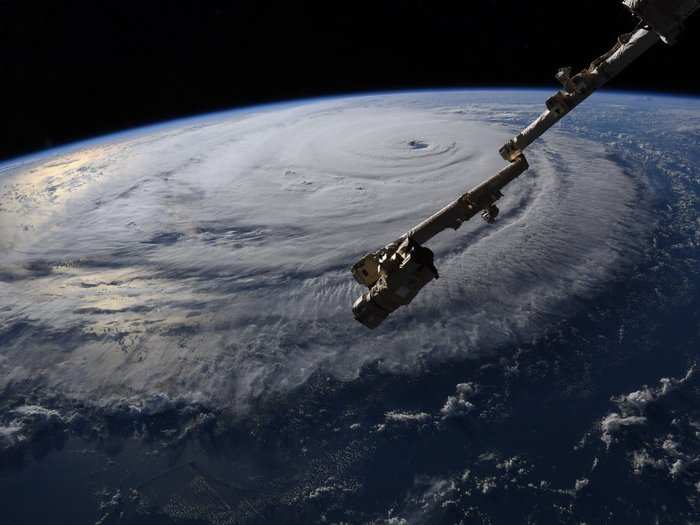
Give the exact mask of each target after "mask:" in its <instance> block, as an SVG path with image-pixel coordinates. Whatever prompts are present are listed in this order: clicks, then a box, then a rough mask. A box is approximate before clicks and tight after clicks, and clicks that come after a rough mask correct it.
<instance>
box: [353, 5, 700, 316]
mask: <svg viewBox="0 0 700 525" xmlns="http://www.w3.org/2000/svg"><path fill="white" fill-rule="evenodd" d="M622 3H623V4H624V5H625V6H626V7H628V8H629V9H630V10H631V11H632V13H633V14H634V15H635V16H636V17H637V18H639V19H640V27H639V28H638V29H637V30H636V31H635V32H633V33H628V34H625V35H622V36H621V37H620V38H619V39H618V41H617V43H616V44H615V45H614V46H613V48H612V49H610V51H608V52H607V53H606V54H604V55H603V56H601V57H599V58H598V59H596V60H595V61H593V62H592V63H591V65H590V66H589V67H588V68H586V69H584V70H583V71H581V72H579V73H578V74H576V75H575V76H573V77H572V76H571V69H570V68H563V69H560V70H559V72H558V73H557V75H556V78H557V80H558V81H559V82H561V84H562V86H563V89H562V90H561V91H559V92H557V93H556V94H555V95H554V96H552V97H551V98H550V99H549V100H547V102H546V106H547V109H546V110H545V111H544V112H543V113H542V114H541V115H540V116H539V117H538V118H537V119H536V120H535V121H534V122H532V123H531V124H530V125H529V126H528V127H526V128H525V129H524V130H523V131H521V132H520V133H519V134H518V135H516V136H515V137H514V138H513V139H511V140H510V141H508V142H507V143H506V144H505V145H504V146H503V147H502V148H501V149H500V150H499V152H500V154H501V156H502V157H503V159H504V160H506V161H508V162H509V163H510V164H508V165H507V166H506V167H505V168H504V169H502V170H501V171H500V172H499V173H497V174H496V175H494V176H493V177H491V178H490V179H487V180H486V181H485V182H483V183H482V184H480V185H478V186H477V187H475V188H473V189H472V190H471V191H468V192H467V193H465V194H463V195H462V196H460V197H459V198H457V199H456V200H455V201H453V202H451V203H450V204H448V205H447V206H445V207H444V208H442V209H441V210H440V211H438V212H437V213H435V214H434V215H432V216H430V217H429V218H428V219H426V220H425V221H423V222H421V223H420V224H419V225H417V226H415V227H414V228H412V229H411V230H409V231H408V232H407V233H405V234H404V235H402V236H401V237H399V239H397V240H396V241H394V242H392V243H391V244H388V245H386V246H385V247H384V248H382V249H380V250H378V251H376V252H374V253H370V254H368V255H366V256H364V257H363V258H362V259H361V260H360V261H359V262H358V263H356V264H355V265H354V266H353V267H352V274H353V276H354V277H355V279H356V280H357V282H358V283H360V284H362V285H364V286H366V287H367V288H369V291H368V292H365V293H364V294H363V295H362V296H360V297H359V298H358V299H357V300H356V301H355V303H354V304H353V307H352V310H353V314H354V316H355V319H357V320H358V321H359V322H360V323H362V324H364V325H365V326H367V327H368V328H376V327H378V326H379V325H380V324H381V323H382V322H383V321H384V320H385V319H386V318H387V317H388V316H389V314H391V313H392V312H393V311H394V310H396V309H398V308H399V307H401V306H403V305H407V304H409V303H410V302H411V301H412V300H413V299H414V298H415V296H416V295H417V294H418V292H420V290H421V289H422V288H423V287H424V286H425V285H426V284H428V283H429V282H430V281H432V280H433V279H437V278H438V272H437V269H436V268H435V265H434V263H433V258H434V257H433V252H432V251H430V250H429V249H428V248H426V247H424V246H422V244H423V243H425V242H427V241H429V240H430V239H432V238H433V237H435V236H436V235H437V234H438V233H440V232H442V231H443V230H446V229H450V228H452V229H455V230H456V229H458V228H459V227H460V226H461V225H462V223H463V222H465V221H467V220H469V219H471V218H472V217H473V216H474V215H476V214H478V213H481V216H482V218H483V219H484V220H485V221H486V222H488V223H492V222H494V221H495V219H496V216H497V215H498V208H497V207H496V205H495V203H496V201H497V200H498V199H500V198H501V197H502V194H501V189H502V188H503V187H504V186H506V185H507V184H508V183H510V182H511V181H512V180H513V179H515V178H517V177H518V176H520V175H521V174H522V173H523V172H525V171H526V170H527V169H528V163H527V160H526V159H525V156H524V154H523V152H524V151H525V149H526V148H527V147H528V146H529V145H530V144H532V143H533V142H534V141H535V140H536V139H537V138H539V137H540V136H542V134H544V133H545V132H546V131H547V130H548V129H549V128H551V127H552V126H553V125H554V124H556V123H557V122H559V121H560V120H561V119H562V118H563V117H564V116H565V115H567V114H568V113H570V112H571V111H572V110H573V109H574V108H575V107H576V106H578V105H579V104H580V103H581V102H583V101H584V100H586V99H587V98H588V97H589V96H591V95H592V94H593V93H594V92H595V91H596V90H598V89H599V88H600V87H601V86H603V85H604V84H605V83H607V82H608V81H609V80H610V79H612V78H613V77H615V76H616V75H618V74H619V73H620V72H621V71H622V70H624V69H625V68H626V67H627V66H629V65H630V64H631V63H632V62H634V61H635V60H636V59H637V58H639V57H640V56H641V55H642V54H643V53H644V52H646V51H647V50H648V49H649V48H651V47H652V46H653V45H654V44H656V43H657V42H658V41H659V40H662V41H663V42H665V43H667V44H670V43H673V42H674V41H675V39H676V38H677V36H678V34H679V33H680V32H681V30H682V27H683V22H684V21H685V20H686V19H687V18H688V17H689V16H690V15H691V14H692V13H694V12H695V11H697V10H698V9H700V0H623V1H622Z"/></svg>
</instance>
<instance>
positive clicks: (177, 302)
mask: <svg viewBox="0 0 700 525" xmlns="http://www.w3.org/2000/svg"><path fill="white" fill-rule="evenodd" d="M477 98H478V97H476V95H474V94H473V93H471V92H462V93H449V94H448V93H424V94H405V95H392V96H372V97H359V98H349V99H328V100H322V101H314V102H309V103H303V104H296V105H284V106H277V107H272V108H262V109H259V110H256V111H248V112H242V113H241V112H238V113H229V114H221V115H214V116H209V117H204V118H200V119H197V120H191V121H186V122H184V121H180V122H176V123H171V124H168V125H166V126H161V127H158V128H151V129H145V130H138V131H136V132H133V133H131V134H126V135H123V136H119V137H110V138H106V139H104V140H102V141H100V142H97V143H92V144H88V145H84V146H82V147H78V148H73V150H71V151H64V152H62V153H58V154H54V155H51V156H45V157H41V158H34V159H28V160H26V161H24V162H16V163H13V164H7V165H6V166H0V326H1V327H2V328H1V329H0V369H1V370H2V373H0V387H1V388H8V387H10V386H12V387H13V388H14V390H15V391H17V390H18V389H20V390H21V389H23V388H26V389H29V388H32V389H35V388H39V389H42V388H45V387H50V388H52V389H53V390H54V391H55V392H59V393H60V394H61V395H64V396H66V397H68V398H71V397H79V398H81V399H101V400H105V399H112V398H129V399H130V398H133V397H137V398H138V397H140V396H143V397H145V396H150V395H153V394H165V395H167V396H170V397H181V398H182V397H184V398H191V399H193V400H196V401H198V402H201V403H211V404H214V405H216V406H220V407H226V408H231V409H234V410H245V407H246V406H248V405H249V403H250V402H251V401H252V400H256V399H259V398H260V397H261V396H264V395H265V394H266V393H270V392H275V393H284V392H286V391H288V390H289V389H291V388H293V387H294V386H296V385H299V384H301V383H303V382H304V381H305V380H306V379H307V378H309V377H310V376H311V375H312V374H314V373H315V372H318V371H324V372H326V373H329V374H333V375H335V376H336V377H339V378H343V379H351V378H353V377H355V376H356V375H357V374H358V372H359V370H360V369H361V368H362V366H363V365H365V364H367V363H369V362H375V361H377V360H380V361H381V363H382V366H383V367H385V368H386V370H388V371H393V372H395V373H401V372H404V371H405V372H410V371H412V370H415V369H416V367H417V366H418V365H419V363H420V362H423V361H424V360H425V359H429V360H446V359H451V358H464V357H470V356H479V355H483V354H484V353H486V352H493V351H496V350H497V349H498V347H499V345H502V344H505V343H508V342H512V341H520V340H528V339H531V338H534V337H537V335H538V333H539V332H540V331H541V330H542V327H544V326H547V325H548V323H551V322H556V321H557V319H559V318H561V316H565V315H567V312H568V311H570V310H569V309H575V303H576V299H577V298H579V297H583V296H586V295H587V294H592V293H595V292H596V290H597V289H598V288H599V287H600V286H601V284H603V283H606V282H608V281H609V280H610V279H613V278H616V276H617V275H619V274H620V272H624V269H625V267H626V265H627V264H628V263H629V261H630V260H633V259H634V257H635V254H636V253H637V252H638V251H639V249H640V246H641V245H642V243H643V235H644V231H645V230H644V227H643V224H644V223H645V213H646V212H645V206H644V200H643V199H642V198H640V187H641V183H640V181H638V180H635V178H634V174H631V173H626V172H625V171H624V170H623V169H622V168H621V167H620V166H619V165H617V164H616V162H615V161H614V160H612V159H611V158H609V156H608V155H607V153H606V151H605V148H604V146H602V145H600V144H597V143H593V142H589V141H587V140H585V139H583V138H581V137H576V136H573V135H570V134H568V133H565V132H561V131H556V130H554V131H553V132H552V133H551V134H550V136H549V137H547V138H546V139H545V140H542V141H540V142H539V143H537V144H536V145H534V146H533V148H532V152H530V154H529V161H530V164H531V166H532V167H531V170H530V171H529V172H527V173H526V174H525V175H523V176H522V177H521V178H520V179H519V180H517V181H515V182H514V183H513V184H511V185H510V186H509V187H508V188H506V191H505V193H506V196H505V198H504V199H503V200H502V201H501V209H502V214H501V217H499V220H498V221H497V223H496V224H495V225H486V224H484V223H481V222H479V221H477V220H474V221H472V222H471V223H468V224H465V225H464V226H463V227H462V229H460V230H459V231H458V232H456V233H453V232H445V233H443V234H442V235H441V236H439V237H438V238H436V239H435V240H434V241H433V242H432V243H431V244H430V247H431V248H433V249H434V251H435V252H436V264H437V266H438V268H439V269H440V271H441V275H442V278H441V279H440V280H439V281H437V282H434V283H432V284H431V285H429V286H428V287H427V288H426V290H424V292H423V293H422V294H421V295H420V296H419V297H418V298H417V299H416V300H415V301H414V303H413V304H411V305H410V306H409V307H408V308H406V309H405V310H404V311H401V312H399V313H397V315H396V316H394V318H392V319H391V320H389V321H388V322H387V323H386V324H385V325H384V326H383V327H382V328H381V329H379V330H377V331H376V332H371V333H370V332H369V331H367V330H365V329H364V328H363V327H362V326H360V325H359V324H357V323H355V322H354V321H353V319H352V315H351V312H350V305H351V303H352V301H353V299H354V298H355V297H356V296H357V295H358V294H359V293H360V292H361V289H360V287H359V285H357V284H356V283H355V282H354V281H353V279H352V277H351V275H350V273H349V268H350V266H351V265H352V264H353V263H354V262H355V261H356V260H357V259H359V257H361V256H362V255H364V254H365V253H367V252H369V251H373V250H375V249H377V248H379V247H381V246H383V245H385V244H386V243H388V242H390V241H392V240H394V239H396V238H397V237H398V236H399V235H401V234H402V233H403V232H404V231H406V230H408V229H409V228H410V227H411V226H413V225H414V224H416V223H417V222H419V221H420V220H422V219H423V218H425V217H426V216H428V215H429V214H431V213H432V212H434V211H435V210H437V209H438V208H440V207H441V206H442V205H444V204H445V203H446V202H448V201H449V200H451V199H453V198H454V197H455V196H457V195H458V194H460V193H462V192H464V191H466V190H468V189H469V188H471V187H473V186H475V185H476V184H478V183H479V182H481V181H482V180H484V179H485V178H487V177H489V176H491V175H493V174H495V173H496V172H497V171H498V170H500V169H501V168H502V167H503V161H502V160H501V158H500V156H499V155H498V153H497V151H498V148H499V147H500V146H501V145H502V144H503V143H504V142H505V141H506V140H507V139H508V138H510V137H511V136H512V135H513V134H514V133H515V132H517V125H516V123H517V122H518V118H519V115H526V116H529V115H531V114H533V113H535V112H536V111H537V110H538V109H539V108H538V107H530V106H524V105H516V104H508V103H507V101H502V102H498V103H495V102H494V103H492V104H488V103H486V102H484V100H483V97H482V98H481V99H478V100H477Z"/></svg>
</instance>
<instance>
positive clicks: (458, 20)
mask: <svg viewBox="0 0 700 525" xmlns="http://www.w3.org/2000/svg"><path fill="white" fill-rule="evenodd" d="M633 28H634V21H633V20H632V17H631V16H630V15H629V14H628V13H627V11H626V10H625V9H624V8H623V7H622V6H621V5H619V2H617V1H614V0H608V1H587V2H585V1H584V2H563V1H559V2H555V1H551V0H538V1H537V2H524V1H521V0H482V1H479V2H474V1H462V2H458V3H457V2H455V3H452V2H437V1H435V0H432V1H419V0H385V1H380V0H374V1H371V2H368V1H355V2H349V3H347V2H343V3H340V2H331V1H328V0H325V1H323V2H316V1H306V2H304V1H302V2H290V1H287V2H264V1H255V2H251V1H248V2H245V1H228V2H224V1H194V0H178V1H174V0H140V1H132V0H120V1H106V2H95V1H94V0H90V1H87V0H64V1H60V2H55V3H53V4H47V3H42V2H38V3H37V2H26V1H21V0H15V1H7V0H4V1H3V0H0V85H1V86H2V91H1V93H2V97H1V98H0V100H1V101H2V102H1V104H2V107H1V110H2V113H1V117H0V118H1V120H0V121H1V122H2V127H1V131H0V159H7V158H11V157H14V156H16V155H19V154H22V153H27V152H31V151H34V150H37V149H43V148H46V147H49V146H52V145H58V144H61V143H65V142H70V141H73V140H79V139H83V138H91V137H94V136H96V135H98V134H102V133H106V132H111V131H117V130H120V129H124V128H127V127H132V126H136V125H141V124H147V123H152V122H157V121H161V120H167V119H170V118H173V117H178V116H187V115H193V114H198V113H203V112H207V111H212V110H219V109H226V108H232V107H236V106H241V105H250V104H256V103H260V102H270V101H277V100H285V99H291V98H299V97H312V96H317V95H328V94H344V93H355V92H358V91H382V90H395V89H410V88H425V87H469V86H550V87H552V88H554V81H553V75H554V73H555V71H556V69H557V68H558V67H560V66H565V65H571V66H574V67H575V68H576V69H580V68H581V67H583V66H585V65H587V64H588V63H589V62H590V61H591V60H592V59H593V58H595V57H597V56H598V55H600V54H602V53H603V52H605V51H606V50H607V49H608V48H609V47H610V46H611V45H612V43H613V42H614V40H615V38H616V36H617V35H618V34H619V33H622V32H625V31H629V30H631V29H633ZM699 50H700V16H696V17H694V19H693V20H691V21H690V23H689V24H688V28H687V31H686V33H685V34H684V37H683V38H682V40H681V41H680V42H679V44H677V45H676V46H675V47H674V48H667V47H664V46H657V48H655V49H654V50H652V51H651V52H650V53H648V54H647V55H646V56H644V57H643V58H642V59H640V61H639V62H638V63H636V64H635V65H633V66H632V68H630V69H629V70H628V71H626V72H625V73H623V75H622V77H620V78H619V79H617V80H615V81H614V82H613V84H612V86H611V87H614V88H617V89H635V90H658V91H663V92H681V93H693V94H700V76H698V74H697V73H696V72H695V71H694V69H696V68H697V64H698V59H697V53H698V51H699ZM543 104H544V100H543Z"/></svg>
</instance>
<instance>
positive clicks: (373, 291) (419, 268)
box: [352, 237, 439, 328]
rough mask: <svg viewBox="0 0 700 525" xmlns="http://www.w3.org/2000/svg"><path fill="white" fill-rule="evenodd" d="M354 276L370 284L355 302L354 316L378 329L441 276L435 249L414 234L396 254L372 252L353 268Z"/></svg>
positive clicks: (360, 281) (366, 324)
mask: <svg viewBox="0 0 700 525" xmlns="http://www.w3.org/2000/svg"><path fill="white" fill-rule="evenodd" d="M352 273H353V275H354V276H355V279H356V280H357V281H358V282H359V283H361V284H363V285H365V286H367V287H368V288H369V291H368V292H366V293H364V294H362V295H361V296H360V297H359V298H358V299H357V300H356V301H355V303H354V304H353V305H352V313H353V316H354V317H355V319H357V320H358V321H359V322H361V323H362V324H363V325H365V326H366V327H367V328H377V327H378V326H379V325H380V324H382V322H383V321H384V320H385V319H386V318H387V317H388V316H389V314H390V313H391V312H393V311H394V310H396V309H397V308H399V307H401V306H404V305H407V304H408V303H410V302H411V301H412V300H413V299H414V298H415V297H416V295H418V292H420V291H421V289H423V287H424V286H425V285H426V284H428V283H429V282H430V281H432V280H433V279H437V278H438V277H439V275H438V271H437V269H436V268H435V265H434V263H433V252H432V251H431V250H430V249H428V248H426V247H425V246H421V245H419V244H418V243H417V242H415V241H414V240H413V239H411V237H407V238H405V239H403V241H402V242H401V243H400V244H399V245H398V248H397V249H396V251H394V252H393V253H390V252H387V253H385V254H382V255H380V256H379V257H377V255H376V254H370V255H367V256H365V257H364V258H362V259H361V260H360V261H359V262H358V263H357V264H356V265H355V266H353V268H352Z"/></svg>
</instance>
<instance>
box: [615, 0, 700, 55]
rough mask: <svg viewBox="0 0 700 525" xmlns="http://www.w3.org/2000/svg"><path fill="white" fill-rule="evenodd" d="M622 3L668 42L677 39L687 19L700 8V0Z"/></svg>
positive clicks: (624, 1) (635, 0)
mask: <svg viewBox="0 0 700 525" xmlns="http://www.w3.org/2000/svg"><path fill="white" fill-rule="evenodd" d="M622 3H623V4H624V5H625V7H627V8H628V9H629V10H630V11H632V12H633V13H634V14H635V15H636V16H637V17H638V18H639V19H640V20H642V22H643V23H644V24H646V25H648V26H649V27H650V28H651V30H652V31H654V32H655V33H656V34H658V35H659V37H661V40H663V41H664V42H665V43H666V44H673V43H674V42H675V41H676V39H677V38H678V35H679V34H680V33H681V31H683V23H684V22H685V20H686V19H687V18H688V17H689V16H690V15H692V14H693V13H694V12H695V11H697V10H698V9H700V0H623V1H622Z"/></svg>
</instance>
